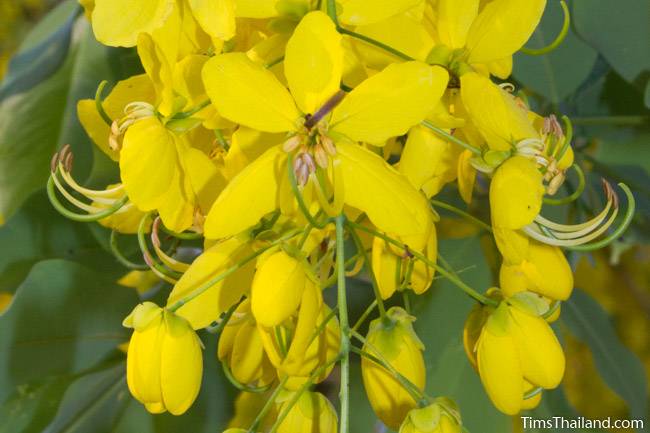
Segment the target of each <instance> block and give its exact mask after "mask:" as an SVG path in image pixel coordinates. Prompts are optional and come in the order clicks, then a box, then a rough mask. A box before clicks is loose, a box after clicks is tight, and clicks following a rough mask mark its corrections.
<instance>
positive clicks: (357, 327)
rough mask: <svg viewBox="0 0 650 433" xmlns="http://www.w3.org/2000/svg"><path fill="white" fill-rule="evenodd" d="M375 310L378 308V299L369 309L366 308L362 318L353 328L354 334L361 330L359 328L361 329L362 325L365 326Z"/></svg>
mask: <svg viewBox="0 0 650 433" xmlns="http://www.w3.org/2000/svg"><path fill="white" fill-rule="evenodd" d="M375 308H377V300H376V299H375V300H374V301H372V304H370V305H369V306H368V308H366V311H364V312H363V314H362V315H361V317H359V320H357V322H356V323H355V324H354V326H353V327H352V332H357V331H358V330H359V327H361V325H363V322H365V321H366V319H367V318H368V316H370V314H371V313H372V312H373V310H374V309H375Z"/></svg>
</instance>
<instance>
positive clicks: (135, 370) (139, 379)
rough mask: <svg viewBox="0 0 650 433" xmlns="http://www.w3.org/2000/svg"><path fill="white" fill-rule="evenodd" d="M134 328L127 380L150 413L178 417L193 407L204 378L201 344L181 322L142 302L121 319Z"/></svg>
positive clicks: (190, 329) (135, 395) (173, 315)
mask: <svg viewBox="0 0 650 433" xmlns="http://www.w3.org/2000/svg"><path fill="white" fill-rule="evenodd" d="M124 326H126V327H128V328H133V335H132V336H131V341H130V343H129V350H128V356H127V366H126V378H127V383H128V385H129V390H130V391H131V394H132V395H133V396H134V397H135V398H136V399H137V400H138V401H139V402H141V403H142V404H144V405H145V407H146V408H147V410H148V411H149V412H151V413H162V412H166V411H169V412H170V413H171V414H173V415H181V414H183V413H184V412H185V411H187V409H189V407H190V406H191V405H192V403H194V400H195V399H196V396H197V395H198V393H199V389H200V387H201V379H202V374H203V355H202V353H201V350H202V343H201V340H200V339H199V337H198V336H197V335H196V333H195V332H194V330H193V329H192V327H191V326H190V324H189V323H188V322H187V320H185V319H184V318H182V317H180V316H178V315H176V314H174V313H172V312H171V311H168V310H165V309H162V308H160V307H158V306H157V305H156V304H153V303H151V302H145V303H143V304H140V305H138V306H137V307H135V309H134V310H133V312H132V313H131V314H130V315H129V316H128V317H127V318H126V319H124Z"/></svg>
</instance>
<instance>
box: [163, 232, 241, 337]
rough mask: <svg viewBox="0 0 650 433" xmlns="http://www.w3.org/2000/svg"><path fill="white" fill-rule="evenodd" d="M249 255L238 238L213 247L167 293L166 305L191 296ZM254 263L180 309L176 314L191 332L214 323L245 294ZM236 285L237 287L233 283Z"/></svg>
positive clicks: (213, 286) (195, 261)
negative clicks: (190, 325)
mask: <svg viewBox="0 0 650 433" xmlns="http://www.w3.org/2000/svg"><path fill="white" fill-rule="evenodd" d="M247 254H250V250H249V248H248V247H247V246H246V245H245V244H244V243H243V242H242V241H240V240H239V239H237V238H231V239H228V240H226V241H224V242H221V243H218V244H215V245H214V246H212V247H211V248H209V249H207V250H206V251H205V252H204V253H203V254H201V255H200V256H199V257H198V258H197V259H196V260H194V262H193V263H192V265H191V266H190V268H189V269H188V270H187V271H186V272H185V274H183V276H182V277H181V279H180V280H179V281H178V283H176V285H175V286H174V289H173V290H172V292H171V293H170V294H169V298H168V299H167V305H173V304H174V303H176V302H178V301H179V300H180V299H183V298H185V297H186V296H188V295H190V294H192V293H194V291H195V290H196V289H198V288H199V287H201V286H203V285H204V284H206V283H208V282H209V281H210V280H212V279H214V278H215V277H217V276H219V274H221V273H223V272H225V271H226V270H228V268H230V267H231V266H232V265H233V264H234V263H235V262H236V261H238V260H241V259H242V258H243V257H244V256H246V255H247ZM253 267H254V263H253V262H251V263H250V264H249V265H248V266H245V267H244V268H242V269H240V270H238V271H237V272H235V273H234V274H233V275H231V276H229V277H228V278H226V279H225V280H221V281H220V282H218V283H216V284H214V285H212V286H211V287H210V288H209V289H208V290H206V291H205V292H203V293H202V294H200V295H199V296H197V297H196V298H195V299H194V300H193V301H191V302H188V303H186V304H185V305H183V306H182V307H180V308H179V309H178V310H177V311H176V313H177V314H178V315H179V316H182V317H184V318H185V319H187V320H188V321H189V322H190V323H191V324H192V327H193V328H194V329H201V328H205V327H206V326H208V325H210V324H211V323H212V322H214V321H215V320H217V319H218V318H219V316H220V315H221V313H223V312H224V311H226V310H227V309H228V308H230V307H231V306H232V305H233V304H234V303H235V302H237V301H238V300H239V299H240V298H241V296H242V295H243V294H244V292H245V291H246V290H248V287H249V286H250V282H251V281H252V271H253ZM235 282H236V284H235Z"/></svg>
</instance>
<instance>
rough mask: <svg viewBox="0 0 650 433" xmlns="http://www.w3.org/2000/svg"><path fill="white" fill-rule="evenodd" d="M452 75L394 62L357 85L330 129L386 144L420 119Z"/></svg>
mask: <svg viewBox="0 0 650 433" xmlns="http://www.w3.org/2000/svg"><path fill="white" fill-rule="evenodd" d="M448 80H449V74H448V73H447V71H446V70H444V69H442V68H440V67H438V66H429V65H426V64H425V63H421V62H406V63H400V64H392V65H390V66H388V67H387V68H386V69H384V70H383V71H381V72H380V73H378V74H376V75H374V76H372V77H371V78H369V79H367V80H366V81H364V82H363V83H361V84H360V85H359V86H357V87H356V88H355V89H354V90H353V91H352V92H350V94H349V95H347V96H346V97H345V99H343V102H341V104H340V105H339V106H338V107H336V109H334V112H333V114H332V119H331V129H332V130H334V131H336V132H337V133H340V134H343V135H345V136H347V137H348V138H350V139H351V140H353V141H365V142H368V143H372V144H383V143H384V142H385V141H386V140H388V139H389V138H390V137H395V136H399V135H403V134H405V133H406V132H407V131H408V130H409V128H411V127H412V126H413V125H415V124H417V123H419V122H421V121H422V120H423V119H424V118H425V117H426V116H427V114H429V112H431V110H432V109H433V107H434V106H435V104H436V103H437V102H438V100H439V99H440V97H441V96H442V94H443V92H444V91H445V89H446V87H447V81H448Z"/></svg>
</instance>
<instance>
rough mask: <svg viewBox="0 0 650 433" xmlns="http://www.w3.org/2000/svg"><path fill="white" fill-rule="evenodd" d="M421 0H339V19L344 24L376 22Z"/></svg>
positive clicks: (355, 24)
mask: <svg viewBox="0 0 650 433" xmlns="http://www.w3.org/2000/svg"><path fill="white" fill-rule="evenodd" d="M421 2H422V0H339V1H337V3H338V4H339V5H340V6H341V9H340V12H339V20H340V21H341V22H342V23H344V24H349V25H354V26H361V25H366V24H372V23H377V22H379V21H383V20H385V19H386V18H390V17H392V16H393V15H397V14H399V13H402V12H405V11H407V10H409V9H411V8H413V7H415V6H417V5H418V4H419V3H421Z"/></svg>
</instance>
